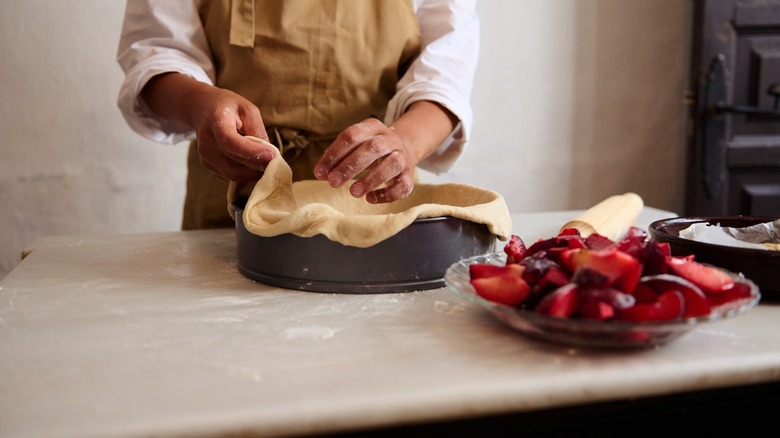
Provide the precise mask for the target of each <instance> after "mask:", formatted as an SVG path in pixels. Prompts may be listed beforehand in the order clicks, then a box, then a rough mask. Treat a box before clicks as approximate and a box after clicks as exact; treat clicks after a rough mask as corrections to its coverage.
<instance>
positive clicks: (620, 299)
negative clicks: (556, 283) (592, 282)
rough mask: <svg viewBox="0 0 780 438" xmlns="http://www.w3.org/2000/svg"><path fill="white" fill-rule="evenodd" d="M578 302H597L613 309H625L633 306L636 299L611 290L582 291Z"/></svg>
mask: <svg viewBox="0 0 780 438" xmlns="http://www.w3.org/2000/svg"><path fill="white" fill-rule="evenodd" d="M580 302H582V303H585V302H598V303H605V304H608V305H609V306H610V307H612V308H615V309H625V308H628V307H631V306H633V305H634V304H635V303H636V299H635V298H634V296H633V295H631V294H627V293H625V292H621V291H619V290H617V289H612V288H609V287H607V288H594V289H582V290H581V291H580Z"/></svg>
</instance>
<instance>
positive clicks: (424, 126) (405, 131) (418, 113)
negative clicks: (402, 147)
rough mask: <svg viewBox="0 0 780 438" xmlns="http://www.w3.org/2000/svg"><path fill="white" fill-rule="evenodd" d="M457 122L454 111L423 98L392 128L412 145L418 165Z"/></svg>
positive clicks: (391, 126)
mask: <svg viewBox="0 0 780 438" xmlns="http://www.w3.org/2000/svg"><path fill="white" fill-rule="evenodd" d="M457 124H458V119H457V117H455V115H454V114H452V112H450V111H449V110H447V109H446V108H444V107H443V106H441V105H439V104H437V103H435V102H431V101H427V100H422V101H417V102H415V103H413V104H412V105H411V106H410V107H409V108H408V109H407V111H406V112H405V113H404V114H403V115H401V117H399V118H398V119H397V120H396V121H394V122H393V123H392V124H391V125H390V129H392V130H394V131H395V132H396V134H398V136H399V137H401V139H403V140H404V141H405V142H406V143H407V144H409V145H411V146H412V150H413V153H414V154H415V155H414V156H413V158H414V160H415V165H416V164H417V163H419V162H420V161H422V160H424V159H425V158H426V157H428V156H429V155H430V154H432V153H433V151H435V150H436V148H437V147H439V145H441V144H442V142H443V141H444V140H445V139H446V138H447V137H448V136H449V135H450V133H451V132H452V131H453V129H455V126H457Z"/></svg>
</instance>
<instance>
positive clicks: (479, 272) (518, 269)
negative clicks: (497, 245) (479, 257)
mask: <svg viewBox="0 0 780 438" xmlns="http://www.w3.org/2000/svg"><path fill="white" fill-rule="evenodd" d="M523 271H525V266H521V265H517V264H509V265H503V266H500V265H492V264H490V263H473V264H471V265H469V277H470V278H471V279H472V280H475V279H477V278H487V277H496V276H499V275H503V274H507V273H511V274H514V275H517V276H518V277H521V276H522V275H523Z"/></svg>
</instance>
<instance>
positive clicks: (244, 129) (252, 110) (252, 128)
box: [238, 105, 268, 141]
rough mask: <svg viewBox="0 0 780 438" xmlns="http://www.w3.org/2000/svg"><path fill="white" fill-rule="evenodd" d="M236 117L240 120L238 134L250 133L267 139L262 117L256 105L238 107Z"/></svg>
mask: <svg viewBox="0 0 780 438" xmlns="http://www.w3.org/2000/svg"><path fill="white" fill-rule="evenodd" d="M238 117H239V122H240V126H238V132H239V134H243V135H251V136H252V137H257V138H260V139H263V140H265V141H268V133H267V132H266V130H265V123H264V122H263V117H262V116H261V115H260V110H259V109H258V108H257V107H256V106H254V105H249V106H248V107H240V108H239V109H238Z"/></svg>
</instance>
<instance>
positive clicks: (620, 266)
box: [570, 248, 642, 292]
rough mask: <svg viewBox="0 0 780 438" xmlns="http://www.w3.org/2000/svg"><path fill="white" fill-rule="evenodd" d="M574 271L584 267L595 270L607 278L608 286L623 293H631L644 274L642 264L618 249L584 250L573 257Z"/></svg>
mask: <svg viewBox="0 0 780 438" xmlns="http://www.w3.org/2000/svg"><path fill="white" fill-rule="evenodd" d="M570 264H571V266H572V268H573V270H575V271H576V270H577V269H579V268H582V267H588V268H591V269H594V270H596V271H598V272H599V273H601V274H602V275H604V276H606V277H607V278H608V279H609V280H608V282H607V284H606V285H607V286H614V287H616V288H618V289H620V290H621V291H623V292H631V291H633V290H634V288H635V287H636V285H637V282H638V281H639V276H640V275H641V274H642V264H641V263H639V261H638V260H637V259H635V258H634V257H631V256H630V255H628V254H626V253H624V252H620V251H618V250H617V249H614V248H611V249H603V250H588V249H583V250H580V251H578V252H576V253H574V254H572V255H571V259H570Z"/></svg>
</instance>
